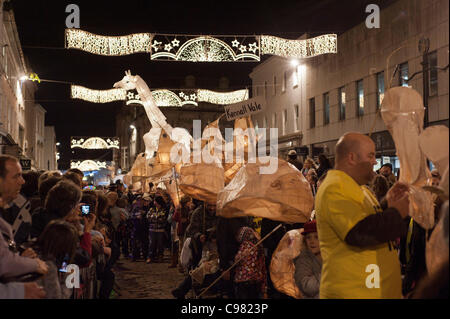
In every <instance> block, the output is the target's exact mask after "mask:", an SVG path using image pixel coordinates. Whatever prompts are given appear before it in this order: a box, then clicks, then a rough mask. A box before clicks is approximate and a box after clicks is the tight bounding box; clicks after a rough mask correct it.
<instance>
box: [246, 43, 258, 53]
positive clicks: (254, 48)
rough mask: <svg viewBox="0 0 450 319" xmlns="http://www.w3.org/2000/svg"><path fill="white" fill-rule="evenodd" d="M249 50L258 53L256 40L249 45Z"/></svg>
mask: <svg viewBox="0 0 450 319" xmlns="http://www.w3.org/2000/svg"><path fill="white" fill-rule="evenodd" d="M248 50H249V51H252V52H253V53H256V50H258V45H257V44H256V42H253V43H250V44H249V45H248Z"/></svg>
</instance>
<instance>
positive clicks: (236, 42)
mask: <svg viewBox="0 0 450 319" xmlns="http://www.w3.org/2000/svg"><path fill="white" fill-rule="evenodd" d="M231 44H232V45H233V47H234V48H237V47H239V41H238V40H236V39H234V41H233V42H231Z"/></svg>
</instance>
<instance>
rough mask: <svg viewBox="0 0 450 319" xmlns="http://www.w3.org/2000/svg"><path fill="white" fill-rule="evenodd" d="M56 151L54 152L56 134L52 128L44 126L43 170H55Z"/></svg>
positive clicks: (56, 166)
mask: <svg viewBox="0 0 450 319" xmlns="http://www.w3.org/2000/svg"><path fill="white" fill-rule="evenodd" d="M56 154H57V150H56V134H55V127H54V126H45V128H44V163H43V168H44V169H45V170H57V169H58V163H57V161H58V160H57V156H56Z"/></svg>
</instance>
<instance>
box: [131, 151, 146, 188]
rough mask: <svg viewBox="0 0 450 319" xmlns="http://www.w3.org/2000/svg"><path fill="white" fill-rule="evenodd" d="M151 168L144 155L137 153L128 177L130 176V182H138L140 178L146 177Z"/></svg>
mask: <svg viewBox="0 0 450 319" xmlns="http://www.w3.org/2000/svg"><path fill="white" fill-rule="evenodd" d="M150 172H151V167H150V166H149V161H148V160H147V158H146V156H145V153H139V154H138V155H137V156H136V159H135V161H134V163H133V166H132V167H131V170H130V173H129V174H130V175H131V176H132V182H133V183H134V182H135V181H138V180H139V181H140V180H141V177H147V176H149V175H150Z"/></svg>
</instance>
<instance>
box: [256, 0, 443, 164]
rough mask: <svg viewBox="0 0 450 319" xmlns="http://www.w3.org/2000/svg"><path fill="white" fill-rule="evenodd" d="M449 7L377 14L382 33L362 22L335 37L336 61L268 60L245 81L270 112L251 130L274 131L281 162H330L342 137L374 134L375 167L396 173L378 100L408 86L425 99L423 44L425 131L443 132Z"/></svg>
mask: <svg viewBox="0 0 450 319" xmlns="http://www.w3.org/2000/svg"><path fill="white" fill-rule="evenodd" d="M448 5H449V4H448V1H445V0H436V1H422V0H399V1H396V2H394V3H393V4H391V5H390V6H388V7H386V8H385V9H383V10H381V11H380V28H378V29H376V28H373V29H368V28H367V27H366V25H365V23H364V22H362V23H361V24H359V25H357V26H356V27H354V28H352V29H350V30H347V31H346V32H344V33H342V34H340V35H338V45H337V47H338V53H337V54H327V55H322V56H318V57H314V58H310V59H304V60H301V61H298V65H293V64H292V63H291V61H289V60H287V59H282V58H278V57H273V58H270V59H268V60H267V61H265V62H264V63H262V64H260V65H258V66H257V67H256V68H255V69H254V70H253V72H252V73H251V74H250V77H251V78H252V83H253V96H255V95H265V96H266V100H267V108H266V110H265V111H264V112H262V113H259V114H256V115H254V116H253V121H254V123H255V125H256V124H257V125H258V126H259V127H266V128H267V127H277V128H278V131H279V136H280V138H279V142H280V144H279V150H280V155H282V156H284V154H285V153H286V152H287V151H288V150H290V149H297V153H301V154H302V155H304V156H306V153H307V154H308V155H309V156H317V155H318V154H319V153H322V152H323V153H325V154H326V155H328V156H329V157H331V158H333V157H334V151H335V150H334V148H335V144H336V142H337V139H338V138H339V137H340V136H341V135H342V134H344V133H346V132H349V131H358V132H361V133H364V134H368V133H372V135H371V137H372V139H373V140H374V142H375V144H376V150H377V157H378V158H379V164H382V163H384V162H388V161H389V162H391V163H393V164H394V166H396V167H398V161H397V159H396V157H395V145H394V143H393V140H392V138H391V136H390V134H389V132H388V131H387V129H386V126H385V125H384V122H383V120H382V118H381V114H380V112H379V109H380V106H381V101H382V99H383V96H384V92H385V91H386V90H387V89H388V88H389V86H391V87H393V86H400V85H403V86H410V87H412V88H413V89H415V90H416V91H418V92H419V93H420V94H421V95H423V91H424V89H423V77H422V73H420V71H422V64H421V63H422V62H423V54H422V52H420V51H419V41H420V39H422V38H425V39H428V40H429V50H428V53H427V59H428V63H429V66H430V67H431V68H432V69H431V70H429V71H428V76H429V83H428V92H429V94H428V96H427V99H428V103H427V104H428V105H427V108H428V123H427V125H436V124H443V125H446V126H448V120H449V103H448V43H449V33H448ZM306 37H307V35H303V36H302V38H306ZM445 66H447V69H446V70H441V69H438V68H445ZM416 72H419V73H418V74H416V75H415V76H414V77H412V76H413V75H414V74H415V73H416Z"/></svg>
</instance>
